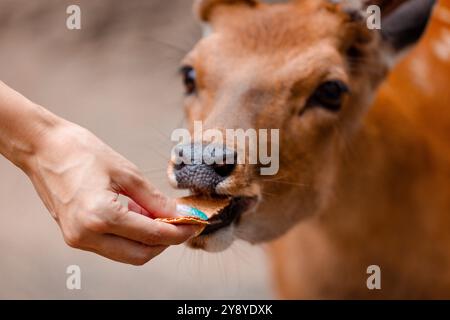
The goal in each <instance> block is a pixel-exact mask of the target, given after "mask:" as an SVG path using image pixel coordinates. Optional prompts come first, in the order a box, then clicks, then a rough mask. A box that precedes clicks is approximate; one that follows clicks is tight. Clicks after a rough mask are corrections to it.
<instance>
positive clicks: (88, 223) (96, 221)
mask: <svg viewBox="0 0 450 320" xmlns="http://www.w3.org/2000/svg"><path fill="white" fill-rule="evenodd" d="M84 227H85V228H86V229H87V230H89V231H92V232H94V233H105V232H106V231H108V229H109V223H108V221H104V220H102V219H100V218H99V217H97V216H93V215H91V216H89V217H88V218H86V219H85V220H84Z"/></svg>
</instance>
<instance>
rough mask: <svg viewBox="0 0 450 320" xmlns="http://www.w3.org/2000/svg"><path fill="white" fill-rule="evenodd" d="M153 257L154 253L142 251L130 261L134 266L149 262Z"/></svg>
mask: <svg viewBox="0 0 450 320" xmlns="http://www.w3.org/2000/svg"><path fill="white" fill-rule="evenodd" d="M152 258H153V255H152V254H149V253H141V254H139V255H137V256H135V257H133V258H132V259H131V261H130V264H132V265H134V266H143V265H144V264H146V263H147V262H149V261H150V260H151V259H152Z"/></svg>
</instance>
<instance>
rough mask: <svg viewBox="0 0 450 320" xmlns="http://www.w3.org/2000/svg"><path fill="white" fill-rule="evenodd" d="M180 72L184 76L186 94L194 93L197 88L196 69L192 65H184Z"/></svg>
mask: <svg viewBox="0 0 450 320" xmlns="http://www.w3.org/2000/svg"><path fill="white" fill-rule="evenodd" d="M180 72H181V75H182V77H183V84H184V87H185V89H186V95H191V94H194V93H195V92H196V90H197V83H196V74H195V69H194V68H192V67H191V66H184V67H182V68H181V69H180Z"/></svg>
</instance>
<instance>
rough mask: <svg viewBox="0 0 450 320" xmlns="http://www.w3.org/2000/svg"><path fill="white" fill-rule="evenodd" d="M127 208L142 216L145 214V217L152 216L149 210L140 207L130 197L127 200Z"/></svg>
mask: <svg viewBox="0 0 450 320" xmlns="http://www.w3.org/2000/svg"><path fill="white" fill-rule="evenodd" d="M128 210H130V211H133V212H136V213H139V214H142V215H143V216H146V217H151V216H152V214H151V213H150V212H148V211H147V210H145V209H144V208H142V207H141V206H140V205H138V204H137V203H136V202H134V201H133V200H131V199H130V200H128Z"/></svg>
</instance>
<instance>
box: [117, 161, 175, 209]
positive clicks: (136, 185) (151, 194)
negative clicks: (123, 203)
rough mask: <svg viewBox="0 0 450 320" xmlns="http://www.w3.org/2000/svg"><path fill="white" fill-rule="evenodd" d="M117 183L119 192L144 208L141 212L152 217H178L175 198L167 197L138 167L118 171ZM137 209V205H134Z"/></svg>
mask: <svg viewBox="0 0 450 320" xmlns="http://www.w3.org/2000/svg"><path fill="white" fill-rule="evenodd" d="M114 181H115V183H116V184H117V185H119V187H120V190H119V192H120V193H122V194H124V195H126V196H127V197H129V198H131V199H133V200H134V202H135V203H136V204H138V205H139V206H140V207H141V208H142V209H144V210H143V211H142V210H139V213H142V214H144V212H146V213H147V214H144V215H147V216H151V217H152V218H156V217H167V218H170V217H177V216H179V215H178V214H177V213H176V203H175V201H174V200H172V199H170V198H168V197H166V196H165V195H163V194H162V193H161V192H160V191H158V190H157V189H156V188H155V187H153V186H152V185H151V184H150V182H148V180H147V179H145V178H144V177H143V176H142V175H141V173H140V172H139V171H138V170H137V169H131V170H127V171H126V172H117V173H116V174H115V179H114ZM134 208H135V209H137V207H134Z"/></svg>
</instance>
